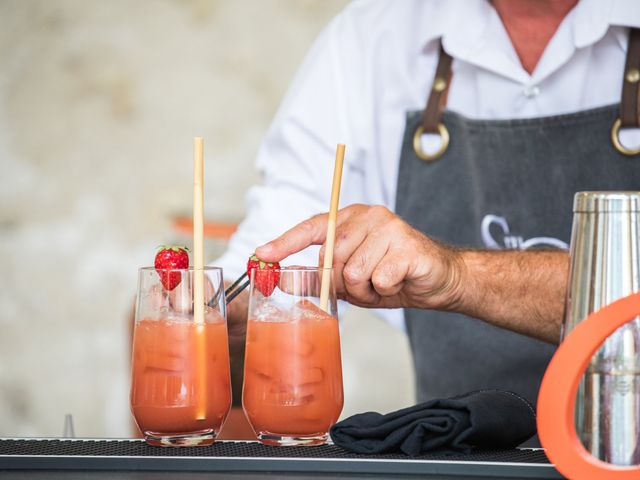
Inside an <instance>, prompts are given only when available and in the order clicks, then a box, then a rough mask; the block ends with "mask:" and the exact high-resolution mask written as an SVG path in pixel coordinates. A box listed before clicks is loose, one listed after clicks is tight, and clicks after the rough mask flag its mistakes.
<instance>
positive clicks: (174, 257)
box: [154, 245, 189, 290]
mask: <svg viewBox="0 0 640 480" xmlns="http://www.w3.org/2000/svg"><path fill="white" fill-rule="evenodd" d="M158 248H159V250H158V253H156V259H155V262H154V266H155V267H156V272H158V275H159V276H160V281H161V282H162V285H163V286H164V288H166V289H167V290H173V289H174V288H176V287H177V286H178V284H179V283H180V280H181V279H182V275H181V274H180V272H171V271H169V270H179V269H184V268H189V254H188V253H187V252H188V251H189V249H188V248H187V247H179V246H176V245H161V246H160V247H158Z"/></svg>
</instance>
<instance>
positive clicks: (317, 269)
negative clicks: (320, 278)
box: [251, 262, 333, 273]
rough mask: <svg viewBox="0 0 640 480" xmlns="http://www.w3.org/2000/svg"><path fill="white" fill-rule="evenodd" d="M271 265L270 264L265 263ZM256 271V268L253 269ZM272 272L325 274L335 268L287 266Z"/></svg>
mask: <svg viewBox="0 0 640 480" xmlns="http://www.w3.org/2000/svg"><path fill="white" fill-rule="evenodd" d="M265 263H269V262H265ZM251 270H252V271H253V270H256V269H255V268H253V269H251ZM272 270H274V271H278V272H285V273H286V272H324V271H332V270H333V267H310V266H307V265H285V266H284V267H283V266H281V267H280V268H273V269H272Z"/></svg>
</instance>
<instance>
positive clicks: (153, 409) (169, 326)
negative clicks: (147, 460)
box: [131, 292, 231, 445]
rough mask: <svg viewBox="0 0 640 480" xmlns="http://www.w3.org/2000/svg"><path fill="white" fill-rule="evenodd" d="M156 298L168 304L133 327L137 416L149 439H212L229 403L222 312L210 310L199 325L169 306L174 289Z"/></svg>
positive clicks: (196, 442)
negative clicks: (156, 313) (168, 293)
mask: <svg viewBox="0 0 640 480" xmlns="http://www.w3.org/2000/svg"><path fill="white" fill-rule="evenodd" d="M153 295H154V294H153V293H151V294H149V295H147V296H146V297H145V298H149V297H152V296H153ZM156 297H157V298H155V300H152V302H155V303H166V305H165V307H164V308H162V307H161V308H160V311H161V314H159V315H158V316H155V318H154V317H153V316H152V315H149V316H148V317H140V318H137V319H136V323H135V327H134V336H133V360H132V379H131V410H132V412H133V416H134V417H135V420H136V423H137V424H138V427H139V428H140V430H141V431H142V432H143V434H144V435H145V439H146V441H147V442H148V443H150V444H154V445H204V444H210V443H212V442H213V440H214V439H215V437H216V435H217V434H218V432H219V431H220V429H221V427H222V424H223V423H224V420H225V418H226V416H227V414H228V412H229V409H230V407H231V387H230V376H229V351H228V340H227V326H226V322H225V319H224V316H222V315H221V314H220V313H219V312H217V311H212V310H209V311H208V312H207V314H206V316H205V322H204V323H201V324H198V323H196V322H194V319H193V315H190V314H189V313H190V312H188V311H187V312H184V311H183V312H176V311H175V308H174V309H172V308H171V307H172V306H174V305H177V304H179V300H177V297H176V294H172V295H164V292H156ZM163 297H165V298H163ZM180 308H181V309H182V310H185V308H184V305H183V304H181V307H180ZM139 309H143V308H141V307H139ZM147 310H148V309H147ZM146 313H149V314H150V313H151V312H148V311H147V312H146Z"/></svg>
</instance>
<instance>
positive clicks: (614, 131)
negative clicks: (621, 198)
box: [414, 118, 640, 156]
mask: <svg viewBox="0 0 640 480" xmlns="http://www.w3.org/2000/svg"><path fill="white" fill-rule="evenodd" d="M621 126H622V120H620V119H619V118H618V119H617V120H616V121H615V122H614V123H613V127H611V143H613V146H614V147H615V148H616V150H617V151H619V152H620V153H622V154H623V155H628V156H632V155H638V154H640V147H638V148H627V147H625V146H624V145H622V143H621V142H620V137H619V135H620V127H621ZM414 145H415V142H414Z"/></svg>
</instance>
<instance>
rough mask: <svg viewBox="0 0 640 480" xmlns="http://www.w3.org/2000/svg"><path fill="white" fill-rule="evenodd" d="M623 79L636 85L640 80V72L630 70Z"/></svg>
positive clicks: (633, 69)
mask: <svg viewBox="0 0 640 480" xmlns="http://www.w3.org/2000/svg"><path fill="white" fill-rule="evenodd" d="M624 78H625V80H626V81H627V82H629V83H638V80H640V70H638V69H637V68H630V69H629V71H628V72H627V73H626V75H625V76H624Z"/></svg>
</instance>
